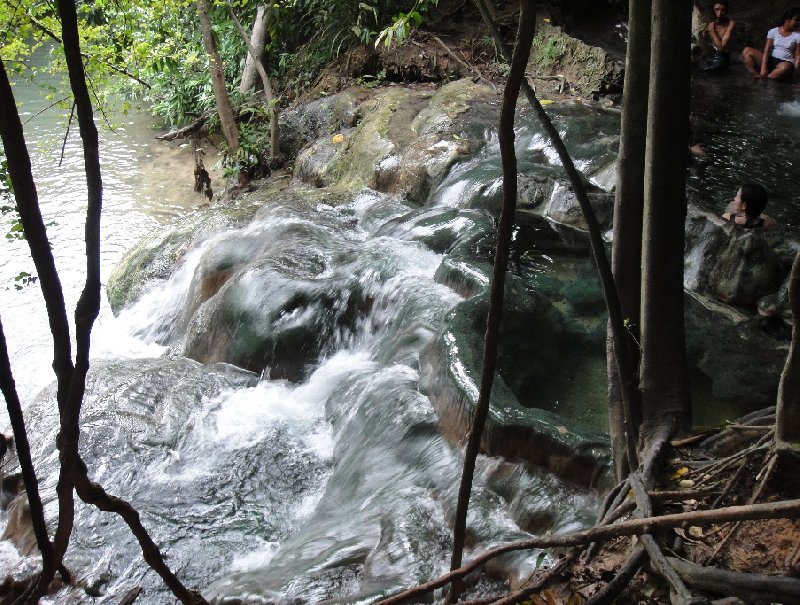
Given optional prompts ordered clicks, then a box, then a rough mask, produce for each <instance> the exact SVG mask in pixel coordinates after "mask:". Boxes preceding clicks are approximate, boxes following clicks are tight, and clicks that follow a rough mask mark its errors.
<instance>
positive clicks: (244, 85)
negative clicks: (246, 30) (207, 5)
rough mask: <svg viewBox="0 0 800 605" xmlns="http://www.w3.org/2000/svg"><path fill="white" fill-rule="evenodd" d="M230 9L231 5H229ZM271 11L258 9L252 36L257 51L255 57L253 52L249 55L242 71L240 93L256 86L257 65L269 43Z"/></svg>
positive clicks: (264, 6) (265, 7)
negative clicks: (268, 30)
mask: <svg viewBox="0 0 800 605" xmlns="http://www.w3.org/2000/svg"><path fill="white" fill-rule="evenodd" d="M228 7H229V8H230V4H229V5H228ZM269 16H270V10H269V8H268V7H267V6H266V5H264V4H262V5H260V6H259V7H258V12H256V20H255V23H253V34H252V35H251V36H250V40H251V41H252V45H253V47H254V48H255V49H256V54H255V56H254V55H253V54H252V52H248V53H247V59H246V60H245V62H244V70H242V82H241V83H240V84H239V92H247V91H249V90H252V89H253V88H254V87H255V85H256V78H258V68H257V67H256V65H257V64H259V63H260V62H261V58H262V57H263V55H264V44H266V42H267V24H268V23H269Z"/></svg>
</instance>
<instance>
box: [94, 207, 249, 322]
mask: <svg viewBox="0 0 800 605" xmlns="http://www.w3.org/2000/svg"><path fill="white" fill-rule="evenodd" d="M251 200H252V201H251ZM258 207H259V205H258V203H257V200H253V199H252V198H250V197H245V198H243V199H241V200H238V201H236V202H228V203H226V204H224V205H217V206H213V207H211V208H209V209H206V210H203V211H198V212H194V213H192V214H190V215H189V216H186V217H183V218H182V219H181V221H180V222H177V223H173V224H172V225H171V226H170V227H169V228H167V229H164V230H158V231H157V232H156V233H155V234H154V235H153V236H152V237H150V238H148V239H145V240H143V241H141V242H140V243H139V244H137V245H136V246H135V247H134V248H132V249H131V250H130V251H129V252H127V253H126V254H125V256H124V257H123V258H122V260H121V261H120V262H119V264H118V265H117V266H116V267H114V270H113V271H112V272H111V275H110V276H109V278H108V285H107V286H106V293H107V295H108V301H109V303H110V305H111V310H112V311H114V313H115V314H117V313H119V312H120V311H121V310H122V309H123V308H124V307H126V306H128V305H130V304H131V303H133V302H134V301H136V300H138V299H139V298H140V297H141V295H142V294H144V292H145V291H146V290H147V289H148V288H149V287H151V286H152V284H153V282H156V281H163V280H166V279H167V278H168V277H169V276H170V275H171V274H172V272H173V271H174V270H175V267H176V266H177V265H178V264H179V263H180V261H181V259H183V257H184V256H185V254H186V253H187V252H188V251H189V250H190V249H192V248H193V247H194V246H195V245H197V243H198V242H200V241H202V240H203V239H205V238H207V237H209V236H210V235H211V234H213V233H216V232H219V231H222V230H225V229H229V228H232V227H241V226H243V225H245V224H247V223H248V222H249V221H250V220H251V219H252V218H253V216H254V215H255V213H256V210H257V209H258Z"/></svg>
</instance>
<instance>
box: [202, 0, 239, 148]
mask: <svg viewBox="0 0 800 605" xmlns="http://www.w3.org/2000/svg"><path fill="white" fill-rule="evenodd" d="M197 14H198V16H199V18H200V30H201V32H202V34H203V46H205V49H206V52H207V53H208V63H209V66H210V69H211V85H212V86H213V87H214V98H215V99H216V102H217V114H218V115H219V122H220V124H221V125H222V133H223V134H224V135H225V140H226V141H227V142H228V151H229V153H230V155H231V157H235V156H236V152H237V151H238V150H239V126H238V125H237V124H236V115H235V114H234V112H233V106H232V105H231V100H230V97H229V96H228V90H227V88H226V87H225V72H224V71H223V69H222V59H221V58H220V56H219V51H218V50H217V42H216V40H215V39H214V30H213V29H212V27H211V17H210V16H209V14H208V2H206V0H197Z"/></svg>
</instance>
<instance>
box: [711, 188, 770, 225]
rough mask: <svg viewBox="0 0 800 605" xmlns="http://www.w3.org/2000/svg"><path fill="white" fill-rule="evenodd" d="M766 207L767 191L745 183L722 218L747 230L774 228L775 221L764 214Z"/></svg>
mask: <svg viewBox="0 0 800 605" xmlns="http://www.w3.org/2000/svg"><path fill="white" fill-rule="evenodd" d="M766 206H767V191H766V189H764V188H763V187H762V186H761V185H756V184H754V183H745V184H744V185H742V186H741V187H740V188H739V191H737V192H736V197H735V198H733V201H732V202H731V203H730V204H728V208H727V209H726V211H725V214H723V215H722V218H724V219H725V220H726V221H729V222H731V223H733V224H734V225H738V226H739V227H744V228H745V229H753V228H756V227H772V226H773V225H774V224H775V221H774V220H772V219H771V218H770V217H768V216H767V215H766V214H762V213H763V212H764V208H766Z"/></svg>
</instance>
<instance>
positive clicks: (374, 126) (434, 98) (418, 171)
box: [295, 80, 493, 204]
mask: <svg viewBox="0 0 800 605" xmlns="http://www.w3.org/2000/svg"><path fill="white" fill-rule="evenodd" d="M490 94H493V93H492V92H491V91H490V90H489V89H488V88H486V87H484V86H480V85H477V84H474V83H472V81H470V80H458V81H456V82H453V83H450V84H447V85H445V86H443V87H441V88H440V89H439V90H437V91H436V92H435V93H432V92H429V91H413V90H409V89H406V88H399V87H390V88H387V89H385V90H383V91H381V92H379V93H378V94H377V95H375V96H374V97H373V98H371V99H369V100H366V101H365V102H364V103H363V105H362V106H361V107H360V113H361V116H362V117H361V119H360V121H359V123H358V125H357V126H356V127H355V128H352V127H350V128H343V129H341V130H340V132H338V133H336V135H335V136H326V137H323V138H321V139H319V140H317V141H315V142H313V143H312V144H311V145H310V146H308V147H306V148H305V149H303V150H302V151H301V152H300V153H299V155H298V157H297V161H296V163H295V176H297V177H298V178H300V179H301V180H303V181H304V182H307V183H311V184H313V185H315V186H318V187H325V186H329V185H338V186H341V187H346V188H349V189H360V188H362V187H370V188H372V189H375V190H377V191H382V192H386V193H396V194H398V195H400V196H401V197H402V198H403V199H406V200H409V201H412V202H414V203H417V204H422V203H423V202H424V201H425V199H426V198H427V195H428V192H429V191H430V189H431V187H432V185H433V184H434V183H436V182H437V181H438V180H439V179H441V178H442V177H443V176H444V174H446V172H447V170H448V169H449V168H450V167H451V166H452V165H453V163H454V162H456V161H457V160H458V159H460V158H462V157H464V156H465V155H467V154H469V153H470V152H471V151H472V147H473V143H472V142H470V141H469V140H467V139H464V138H462V137H458V136H455V135H456V134H457V132H456V130H457V128H456V124H457V118H458V117H459V116H460V115H461V114H463V113H464V112H466V111H467V109H469V107H470V103H471V102H472V101H473V100H475V99H478V98H485V97H486V96H487V95H490Z"/></svg>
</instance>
